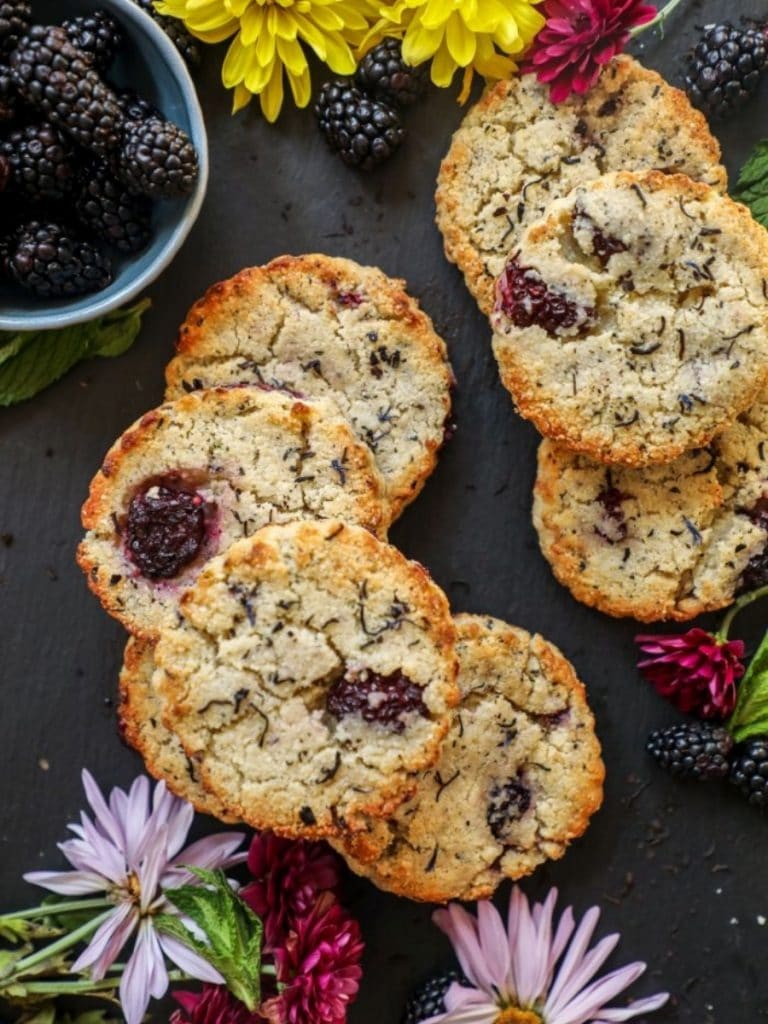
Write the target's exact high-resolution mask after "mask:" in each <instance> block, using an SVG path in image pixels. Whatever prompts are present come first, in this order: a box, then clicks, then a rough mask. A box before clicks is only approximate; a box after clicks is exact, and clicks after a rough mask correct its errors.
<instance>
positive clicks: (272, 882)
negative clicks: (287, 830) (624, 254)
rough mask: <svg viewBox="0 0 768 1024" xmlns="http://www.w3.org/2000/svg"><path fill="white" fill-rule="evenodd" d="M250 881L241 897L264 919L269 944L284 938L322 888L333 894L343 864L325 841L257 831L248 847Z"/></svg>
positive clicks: (312, 905)
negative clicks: (313, 841)
mask: <svg viewBox="0 0 768 1024" xmlns="http://www.w3.org/2000/svg"><path fill="white" fill-rule="evenodd" d="M248 870H249V871H250V873H251V875H252V876H253V881H252V882H250V883H249V884H248V885H246V886H245V887H244V888H243V889H241V890H240V896H241V898H242V899H243V900H244V901H245V902H246V903H247V904H248V906H249V907H250V908H251V910H253V912H254V913H255V914H258V916H259V917H260V918H261V919H262V921H263V922H264V938H265V940H266V946H267V948H268V949H271V948H273V947H274V946H276V945H278V944H280V943H282V941H283V940H284V939H285V937H286V936H287V935H288V933H289V931H291V929H292V928H293V927H294V926H295V924H296V922H297V921H299V920H300V919H302V918H305V917H306V916H307V915H308V914H309V912H310V910H311V909H312V908H313V907H314V905H315V904H316V903H317V900H318V898H319V896H320V895H321V894H322V893H324V892H332V893H334V894H335V893H336V892H337V891H338V888H339V882H340V879H341V867H340V863H339V859H338V857H337V856H336V854H335V853H334V852H333V851H332V850H331V849H330V848H329V847H328V846H326V845H325V844H324V843H312V842H308V841H307V840H303V839H302V840H298V841H294V840H290V839H281V838H280V837H279V836H276V835H273V834H272V833H271V832H262V833H261V834H260V835H256V836H254V838H253V841H252V843H251V848H250V850H249V851H248Z"/></svg>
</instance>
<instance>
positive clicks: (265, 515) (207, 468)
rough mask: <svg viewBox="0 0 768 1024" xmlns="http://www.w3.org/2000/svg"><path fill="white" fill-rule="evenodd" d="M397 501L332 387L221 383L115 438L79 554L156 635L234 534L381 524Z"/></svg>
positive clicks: (130, 623) (109, 606) (97, 582)
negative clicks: (310, 396)
mask: <svg viewBox="0 0 768 1024" xmlns="http://www.w3.org/2000/svg"><path fill="white" fill-rule="evenodd" d="M388 509H389V506H388V504H387V503H386V502H385V500H384V496H383V492H382V484H381V478H380V476H379V473H378V471H377V469H376V465H375V463H374V461H373V457H372V455H371V453H370V451H369V449H368V448H367V447H366V446H365V445H363V444H361V443H360V442H359V441H358V440H357V438H356V437H355V435H354V434H353V433H352V430H351V429H350V427H349V425H348V423H347V422H346V420H345V419H344V418H343V417H342V416H341V414H340V413H339V411H338V409H336V408H335V406H334V405H333V404H332V403H331V401H330V400H329V399H327V398H326V399H322V398H321V399H317V400H316V401H312V402H310V401H307V400H303V399H302V400H299V399H297V398H295V397H293V396H292V395H289V394H285V393H284V392H281V391H275V390H270V389H266V388H262V387H232V388H214V389H209V390H207V391H200V392H195V393H194V394H189V395H186V396H185V397H183V398H180V399H179V400H178V401H176V402H169V403H167V404H166V405H162V406H160V407H159V408H157V409H154V410H153V411H152V412H149V413H147V414H146V415H145V416H143V417H142V418H141V419H140V420H138V421H137V422H136V423H134V424H133V426H131V427H129V428H128V430H127V431H126V432H125V433H124V434H123V435H122V437H120V438H119V439H118V441H117V442H116V443H115V444H114V445H113V447H112V448H111V449H110V451H109V452H108V453H107V456H106V458H105V460H104V463H103V465H102V467H101V470H100V471H99V472H98V473H97V474H96V476H95V477H94V479H93V481H92V482H91V487H90V495H89V497H88V500H87V501H86V503H85V505H84V506H83V511H82V519H83V526H84V527H85V529H86V530H87V531H88V532H87V533H86V536H85V539H84V540H83V541H82V543H81V544H80V547H79V549H78V561H79V563H80V566H81V568H82V569H83V571H84V572H85V574H86V578H87V580H88V584H89V586H90V587H91V589H92V590H93V591H94V593H95V594H96V595H97V597H98V598H99V600H100V601H101V603H102V604H103V606H104V608H105V609H106V610H107V611H108V612H109V613H110V614H111V615H114V616H115V618H117V619H119V620H120V621H121V622H122V623H123V624H124V625H125V626H126V627H127V628H128V630H129V631H131V632H132V633H138V634H142V635H152V634H156V633H157V631H158V630H159V629H161V628H162V627H163V626H166V625H169V624H173V623H174V622H176V620H177V618H178V604H179V598H180V596H181V594H182V593H183V592H184V590H185V589H186V587H188V586H189V584H190V583H192V582H193V580H194V579H195V578H196V576H197V574H198V573H199V572H200V569H201V567H202V566H203V565H204V564H205V562H206V561H207V560H208V559H209V558H211V557H212V556H213V555H215V554H217V553H218V552H220V551H223V550H225V549H226V548H227V547H228V546H229V545H230V544H231V543H232V542H233V541H234V540H238V539H240V538H242V537H249V536H250V535H251V534H253V533H255V532H256V530H258V529H259V528H260V527H262V526H264V525H266V524H267V523H271V522H285V521H286V520H292V519H296V518H299V517H305V518H307V517H308V518H314V517H325V518H336V519H344V520H348V521H350V522H353V523H359V524H361V525H363V526H365V527H367V528H368V529H370V530H372V531H374V532H378V533H383V532H384V531H385V529H386V526H387V525H388V523H389V520H388Z"/></svg>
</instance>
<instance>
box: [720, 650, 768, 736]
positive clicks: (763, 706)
mask: <svg viewBox="0 0 768 1024" xmlns="http://www.w3.org/2000/svg"><path fill="white" fill-rule="evenodd" d="M727 727H728V731H729V732H730V733H731V735H732V736H733V738H734V740H735V741H736V742H737V743H743V742H744V740H748V739H750V738H751V737H752V736H761V735H765V734H766V733H768V633H766V634H765V636H764V637H763V640H762V643H761V644H760V646H759V647H758V649H757V650H756V651H755V654H754V657H753V658H752V661H750V663H749V666H748V668H747V671H746V672H745V673H744V676H743V678H742V680H741V682H740V683H739V691H738V696H737V698H736V707H735V708H734V710H733V714H732V715H731V717H730V719H729V721H728V722H727Z"/></svg>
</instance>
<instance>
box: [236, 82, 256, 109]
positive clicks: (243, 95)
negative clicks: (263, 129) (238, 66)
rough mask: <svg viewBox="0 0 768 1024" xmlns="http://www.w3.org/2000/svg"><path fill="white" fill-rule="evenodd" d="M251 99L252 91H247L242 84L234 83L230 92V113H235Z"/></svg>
mask: <svg viewBox="0 0 768 1024" xmlns="http://www.w3.org/2000/svg"><path fill="white" fill-rule="evenodd" d="M252 99H253V93H251V92H249V91H248V90H247V89H246V88H245V86H244V85H236V86H235V90H234V92H233V93H232V113H233V114H236V113H237V112H238V111H239V110H242V109H243V107H247V106H248V104H249V103H250V102H251V100H252Z"/></svg>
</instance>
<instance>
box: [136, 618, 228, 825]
mask: <svg viewBox="0 0 768 1024" xmlns="http://www.w3.org/2000/svg"><path fill="white" fill-rule="evenodd" d="M154 647H155V645H154V643H153V642H152V641H151V640H142V639H140V638H139V637H131V639H130V640H129V641H128V644H127V645H126V648H125V654H124V655H123V666H122V668H121V670H120V705H119V710H118V715H119V720H120V733H121V735H122V737H123V738H124V739H125V741H126V743H128V744H129V745H130V746H131V747H133V749H134V750H135V751H136V752H137V753H138V754H140V755H141V757H142V758H143V759H144V764H145V766H146V769H147V771H148V772H149V774H150V775H152V776H153V777H154V778H156V779H162V781H163V782H164V783H165V784H166V786H167V787H168V789H169V790H170V791H171V793H173V794H174V795H175V796H178V797H180V798H181V799H182V800H186V801H187V802H188V803H190V804H192V806H193V807H194V808H195V810H196V811H199V812H200V813H201V814H210V815H212V816H213V817H214V818H218V819H219V821H224V822H227V823H229V824H234V823H236V822H237V820H238V819H237V818H236V817H235V816H234V815H233V814H230V812H229V811H228V810H227V809H226V807H225V806H224V805H223V804H222V803H221V801H220V800H218V799H217V798H216V797H215V796H213V795H212V794H211V793H209V792H208V791H207V790H206V789H205V788H204V787H203V785H202V783H201V782H200V778H199V775H198V773H197V770H196V769H195V765H194V763H193V762H192V761H191V759H190V758H188V757H187V755H186V754H185V753H184V748H183V747H182V745H181V743H179V740H178V738H177V737H176V736H174V734H173V733H172V732H171V731H170V730H169V729H168V728H166V726H165V725H164V723H163V706H162V702H161V701H160V698H159V696H158V694H157V691H156V690H155V687H154V686H153V683H152V675H153V673H154V671H155V658H154Z"/></svg>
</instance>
